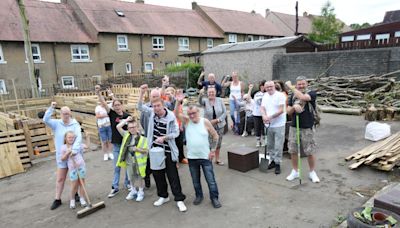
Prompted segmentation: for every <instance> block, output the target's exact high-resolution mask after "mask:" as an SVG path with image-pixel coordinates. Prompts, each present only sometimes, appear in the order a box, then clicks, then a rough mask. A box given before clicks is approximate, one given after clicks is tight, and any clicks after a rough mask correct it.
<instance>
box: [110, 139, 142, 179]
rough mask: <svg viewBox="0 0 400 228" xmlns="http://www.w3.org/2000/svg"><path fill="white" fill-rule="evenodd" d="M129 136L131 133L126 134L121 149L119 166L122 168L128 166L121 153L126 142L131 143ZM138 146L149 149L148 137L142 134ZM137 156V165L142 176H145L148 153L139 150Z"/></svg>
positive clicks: (136, 152)
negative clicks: (122, 159)
mask: <svg viewBox="0 0 400 228" xmlns="http://www.w3.org/2000/svg"><path fill="white" fill-rule="evenodd" d="M128 138H129V134H125V136H124V137H123V138H122V144H121V149H120V151H119V156H118V161H117V166H119V167H122V168H126V161H121V155H122V150H123V149H124V148H125V144H126V143H129V142H127V141H128ZM137 148H141V149H148V146H147V138H146V137H143V136H140V138H139V142H138V144H137ZM135 158H136V165H137V167H138V169H139V174H140V176H141V177H145V176H146V166H147V154H143V153H140V152H138V151H135Z"/></svg>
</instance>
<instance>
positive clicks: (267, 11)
mask: <svg viewBox="0 0 400 228" xmlns="http://www.w3.org/2000/svg"><path fill="white" fill-rule="evenodd" d="M270 13H271V10H269V9H266V10H265V17H268V15H269V14H270Z"/></svg>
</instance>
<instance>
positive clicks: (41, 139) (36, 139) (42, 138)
mask: <svg viewBox="0 0 400 228" xmlns="http://www.w3.org/2000/svg"><path fill="white" fill-rule="evenodd" d="M30 138H31V140H32V141H31V143H35V142H38V141H44V140H48V139H49V138H51V136H50V135H39V136H34V137H30Z"/></svg>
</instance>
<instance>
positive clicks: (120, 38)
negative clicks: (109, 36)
mask: <svg viewBox="0 0 400 228" xmlns="http://www.w3.org/2000/svg"><path fill="white" fill-rule="evenodd" d="M117 46H118V51H128V36H127V35H117Z"/></svg>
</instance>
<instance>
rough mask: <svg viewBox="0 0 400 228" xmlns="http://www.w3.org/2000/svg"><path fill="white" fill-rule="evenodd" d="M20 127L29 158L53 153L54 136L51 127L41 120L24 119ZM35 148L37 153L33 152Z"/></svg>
mask: <svg viewBox="0 0 400 228" xmlns="http://www.w3.org/2000/svg"><path fill="white" fill-rule="evenodd" d="M22 129H23V130H24V134H25V137H26V144H27V148H28V153H29V156H30V158H31V159H36V158H42V157H47V156H50V155H52V154H54V153H55V151H56V149H55V144H54V138H53V135H52V133H51V129H50V128H48V127H46V125H45V124H44V122H43V121H42V120H32V119H31V120H24V121H22ZM35 150H37V151H38V152H39V154H35Z"/></svg>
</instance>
